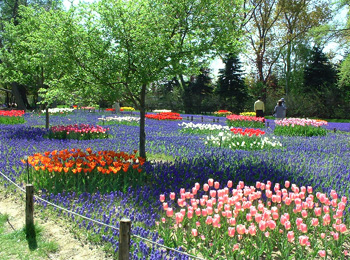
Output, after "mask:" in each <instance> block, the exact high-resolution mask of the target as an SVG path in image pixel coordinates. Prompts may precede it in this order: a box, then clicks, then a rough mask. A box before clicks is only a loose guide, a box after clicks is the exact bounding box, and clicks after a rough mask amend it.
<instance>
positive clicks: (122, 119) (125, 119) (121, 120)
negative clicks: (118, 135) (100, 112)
mask: <svg viewBox="0 0 350 260" xmlns="http://www.w3.org/2000/svg"><path fill="white" fill-rule="evenodd" d="M98 120H101V121H102V124H104V125H132V126H138V125H139V124H140V123H139V122H140V118H139V117H132V116H115V117H112V116H108V117H100V118H98Z"/></svg>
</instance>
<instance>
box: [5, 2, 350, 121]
mask: <svg viewBox="0 0 350 260" xmlns="http://www.w3.org/2000/svg"><path fill="white" fill-rule="evenodd" d="M162 3H165V2H164V1H160V0H138V1H135V2H134V3H133V6H128V4H130V3H127V2H123V1H115V2H113V1H109V0H100V1H94V2H93V3H91V4H79V5H76V6H73V5H70V4H68V2H67V3H66V5H65V4H64V2H62V1H60V0H53V1H52V0H7V1H0V15H1V18H2V19H1V21H0V102H3V103H6V104H9V103H16V104H17V108H19V109H34V108H38V107H39V106H54V105H57V104H66V105H72V104H81V105H85V106H88V105H100V106H101V107H111V106H112V105H113V104H114V103H115V101H116V100H118V101H119V102H121V103H122V105H125V106H129V105H130V106H135V107H136V108H138V107H140V108H144V109H146V110H153V109H171V110H173V111H177V112H184V113H195V114H199V113H206V112H214V111H217V110H220V109H226V110H229V111H232V112H234V113H240V112H243V111H252V110H253V103H254V101H255V100H256V98H257V97H258V96H262V97H263V100H264V101H265V104H266V114H267V115H271V114H272V111H273V108H274V106H275V105H276V102H277V100H278V99H280V98H281V97H284V98H285V99H286V101H287V106H288V113H287V116H289V117H292V116H293V117H294V116H295V117H318V118H343V119H348V118H350V102H349V101H350V65H349V64H350V56H348V54H347V51H348V50H349V43H350V38H349V35H350V34H349V31H350V28H349V16H348V14H346V12H347V11H348V7H349V1H346V0H343V1H332V0H320V1H314V0H288V1H287V0H240V1H227V2H225V3H216V2H214V1H208V2H207V3H201V1H196V0H186V1H183V3H177V2H176V1H173V2H172V1H168V2H167V3H166V4H162ZM112 5H113V6H114V8H113V10H112V9H111V8H110V7H111V6H112ZM147 8H148V9H147ZM149 10H152V12H150V11H149ZM174 10H177V11H176V12H175V11H174ZM340 13H342V14H343V15H342V16H341V18H340V20H339V18H338V20H337V19H336V18H337V17H339V14H340ZM163 15H164V17H163ZM337 15H338V16H337ZM223 18H225V19H223ZM154 21H156V22H154ZM223 21H227V22H223ZM169 39H170V40H169ZM329 42H335V43H338V46H341V47H337V49H331V50H330V51H329V50H328V51H326V47H327V46H328V47H329V45H328V44H329ZM339 54H341V56H339ZM215 57H216V58H218V57H220V58H221V59H222V62H223V63H224V65H225V67H224V68H223V69H220V70H219V72H218V74H217V75H214V74H213V71H212V69H211V68H210V62H211V60H213V59H214V58H215Z"/></svg>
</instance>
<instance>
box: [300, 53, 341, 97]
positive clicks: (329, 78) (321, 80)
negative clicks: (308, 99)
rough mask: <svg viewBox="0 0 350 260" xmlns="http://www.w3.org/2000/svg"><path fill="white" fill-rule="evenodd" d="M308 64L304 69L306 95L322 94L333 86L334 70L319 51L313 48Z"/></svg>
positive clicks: (334, 79) (334, 80)
mask: <svg viewBox="0 0 350 260" xmlns="http://www.w3.org/2000/svg"><path fill="white" fill-rule="evenodd" d="M311 55H312V56H311V58H310V63H309V64H308V65H307V66H306V68H305V69H304V88H303V90H304V91H305V92H307V93H310V92H315V91H316V92H317V91H319V92H324V91H326V90H327V89H329V88H331V87H332V86H334V84H335V82H336V75H337V73H336V70H335V69H334V67H333V66H332V64H330V62H329V60H328V58H327V57H326V55H325V54H324V53H323V52H322V50H321V49H319V48H317V47H314V48H313V50H312V53H311Z"/></svg>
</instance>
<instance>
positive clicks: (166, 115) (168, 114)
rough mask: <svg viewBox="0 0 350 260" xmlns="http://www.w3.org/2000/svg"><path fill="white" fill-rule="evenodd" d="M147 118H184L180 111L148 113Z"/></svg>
mask: <svg viewBox="0 0 350 260" xmlns="http://www.w3.org/2000/svg"><path fill="white" fill-rule="evenodd" d="M146 118H150V119H156V120H182V117H181V116H180V114H179V113H173V112H162V113H158V114H147V115H146Z"/></svg>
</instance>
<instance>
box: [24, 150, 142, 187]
mask: <svg viewBox="0 0 350 260" xmlns="http://www.w3.org/2000/svg"><path fill="white" fill-rule="evenodd" d="M136 152H137V151H136V150H135V151H134V153H132V154H128V153H125V152H114V151H98V152H96V153H93V151H92V149H91V148H87V149H86V151H82V150H80V149H71V150H67V149H65V150H61V151H57V150H54V151H51V152H50V151H47V152H44V153H43V154H41V153H36V154H34V155H32V156H28V159H27V160H24V159H22V160H21V161H22V163H23V164H27V162H28V164H29V165H31V166H32V169H33V170H32V171H31V174H30V178H31V181H32V183H33V184H34V185H35V187H36V188H37V189H46V190H47V191H48V192H50V193H60V192H63V191H66V192H70V191H71V192H77V193H78V194H80V193H82V192H89V193H95V192H97V191H99V192H101V193H107V192H111V191H113V190H115V189H116V190H122V191H124V192H125V191H126V190H127V189H128V188H129V187H136V186H139V185H143V184H144V183H145V182H146V176H145V175H144V174H142V173H141V172H142V168H141V166H142V165H143V164H144V162H145V159H143V158H141V157H137V156H136Z"/></svg>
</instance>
